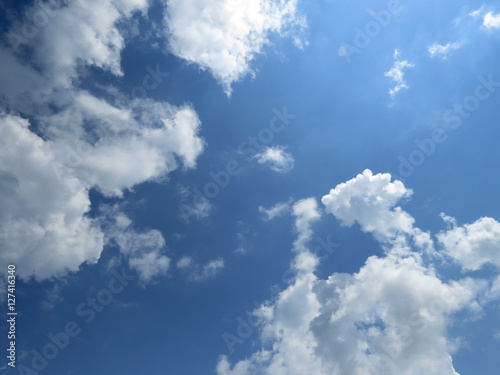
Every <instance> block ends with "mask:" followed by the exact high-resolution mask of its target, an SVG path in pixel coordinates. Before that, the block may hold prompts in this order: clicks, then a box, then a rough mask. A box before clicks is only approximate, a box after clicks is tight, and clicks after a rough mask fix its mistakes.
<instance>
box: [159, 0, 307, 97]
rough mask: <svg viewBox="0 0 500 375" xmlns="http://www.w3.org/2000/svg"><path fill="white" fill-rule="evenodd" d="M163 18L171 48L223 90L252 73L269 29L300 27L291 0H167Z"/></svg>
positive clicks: (228, 90) (279, 32) (302, 23)
mask: <svg viewBox="0 0 500 375" xmlns="http://www.w3.org/2000/svg"><path fill="white" fill-rule="evenodd" d="M165 23H166V27H167V30H168V35H169V41H170V43H169V44H170V50H171V51H172V53H174V54H175V55H177V56H179V57H181V58H183V59H185V60H187V61H188V62H192V63H196V64H198V65H199V66H200V67H201V68H202V69H209V70H210V71H211V73H212V74H213V75H214V76H215V78H216V79H217V80H218V81H219V82H220V83H221V84H222V86H223V88H224V90H225V92H226V93H227V94H228V95H230V94H231V84H232V83H233V82H237V81H239V80H241V79H242V78H243V77H245V76H246V75H247V74H249V73H252V69H251V66H250V65H251V61H252V60H253V58H254V57H255V55H256V54H258V53H261V52H262V48H263V46H264V45H266V44H268V43H269V35H270V34H272V33H275V34H277V35H280V36H283V35H285V34H286V33H287V32H288V31H289V30H291V29H293V28H299V29H303V28H304V27H305V19H304V18H303V17H300V16H299V15H298V14H297V1H296V0H280V1H275V0H258V1H245V0H215V1H209V0H172V1H169V2H168V3H167V15H166V17H165ZM299 37H300V36H296V37H295V40H296V43H298V44H300V39H299Z"/></svg>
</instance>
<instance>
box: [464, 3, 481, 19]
mask: <svg viewBox="0 0 500 375" xmlns="http://www.w3.org/2000/svg"><path fill="white" fill-rule="evenodd" d="M483 10H484V6H481V7H480V8H479V9H476V10H473V11H472V12H469V13H468V14H467V15H468V16H469V17H472V18H477V17H478V16H479V15H480V14H481V13H482V12H483Z"/></svg>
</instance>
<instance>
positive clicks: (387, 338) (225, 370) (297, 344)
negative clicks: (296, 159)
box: [216, 170, 500, 375]
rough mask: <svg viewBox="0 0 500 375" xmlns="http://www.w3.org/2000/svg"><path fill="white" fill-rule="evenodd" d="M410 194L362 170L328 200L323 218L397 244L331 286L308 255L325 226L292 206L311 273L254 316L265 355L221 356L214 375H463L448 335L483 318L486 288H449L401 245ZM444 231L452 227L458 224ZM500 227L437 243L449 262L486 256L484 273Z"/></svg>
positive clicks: (459, 284)
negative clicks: (463, 253) (475, 316)
mask: <svg viewBox="0 0 500 375" xmlns="http://www.w3.org/2000/svg"><path fill="white" fill-rule="evenodd" d="M410 194H411V190H409V189H407V188H406V187H405V186H404V185H403V184H402V183H401V182H399V181H395V182H391V177H390V175H387V174H378V175H373V174H372V173H371V172H370V171H368V170H366V171H365V172H364V173H363V174H360V175H358V176H357V177H356V178H355V179H353V180H351V181H348V182H346V183H342V184H339V185H337V187H336V188H334V189H332V190H331V191H330V194H328V195H326V196H325V197H323V200H322V202H323V204H324V205H325V208H326V210H327V211H328V212H330V213H332V214H333V215H334V216H336V217H337V218H338V219H339V220H341V221H342V222H343V223H344V224H346V225H352V224H354V223H355V222H358V223H359V224H360V226H361V229H363V230H365V231H368V232H371V233H373V234H374V235H375V236H376V238H378V239H379V240H381V241H383V244H386V245H387V239H388V238H392V241H391V243H390V246H386V253H385V255H384V256H371V257H369V258H368V259H367V260H366V263H365V264H364V265H363V266H362V267H361V268H360V269H359V271H358V272H355V273H353V274H347V273H333V274H332V275H330V276H329V277H327V278H325V279H320V278H318V277H317V276H316V274H315V272H316V269H317V264H318V259H315V257H314V255H313V254H311V252H310V251H309V250H308V247H307V245H308V241H309V239H310V238H311V235H312V230H311V224H312V222H314V221H315V220H317V218H318V217H319V212H318V210H317V207H316V206H315V200H314V199H311V198H310V199H307V200H303V201H300V202H298V203H296V204H295V205H294V206H293V209H292V213H293V215H294V216H295V229H296V231H297V233H298V236H297V240H296V242H295V246H294V247H293V249H294V250H295V260H294V262H292V268H296V265H297V263H298V262H299V259H303V258H305V257H306V256H307V257H309V259H310V262H309V267H303V268H301V272H296V273H295V275H296V276H295V278H294V279H293V280H292V282H291V283H290V285H289V286H288V287H286V288H285V289H284V290H283V291H282V292H281V293H280V294H279V295H278V296H277V298H276V299H275V300H273V301H268V302H266V303H264V304H263V305H262V306H261V307H260V308H258V309H257V310H256V311H254V314H255V315H256V317H258V318H259V319H260V321H261V322H262V323H261V325H260V340H261V342H262V347H261V349H259V350H257V351H256V352H254V353H253V354H252V355H250V356H249V357H248V358H246V359H243V360H241V361H239V362H236V363H235V364H231V363H230V361H229V360H228V358H227V357H226V356H221V357H220V358H219V362H218V365H217V368H216V371H217V374H218V375H235V374H237V375H250V374H268V375H285V374H286V375H295V374H297V375H299V374H318V375H323V374H324V375H332V374H333V375H343V374H354V375H365V374H373V375H375V374H382V373H383V374H388V375H392V374H405V375H418V374H422V373H426V374H435V375H443V374H445V375H458V374H457V372H456V371H455V369H454V367H453V362H452V356H451V355H452V352H453V350H456V348H457V347H456V345H455V344H456V342H458V341H459V340H458V341H457V340H456V339H454V338H453V337H450V335H449V333H448V328H449V326H450V325H451V324H452V322H453V317H454V314H455V313H456V312H458V311H470V312H472V313H477V311H478V310H480V309H481V307H480V306H478V300H479V296H480V295H481V294H482V293H484V292H485V290H486V289H485V285H487V284H488V283H487V282H485V281H484V280H477V279H471V278H464V279H459V280H443V279H442V278H441V277H440V275H439V273H438V272H436V271H435V268H434V265H433V264H432V263H429V262H428V261H425V260H424V259H425V258H426V257H425V256H424V253H423V250H420V249H419V248H418V247H417V248H411V247H410V245H409V242H404V241H403V242H401V241H398V240H397V238H395V236H394V234H396V233H398V232H400V233H405V234H411V232H412V230H413V229H412V228H413V222H414V220H413V218H411V216H409V214H407V213H405V212H403V211H401V210H400V209H396V208H395V205H396V204H397V202H398V201H399V200H401V199H404V198H407V197H409V196H410ZM447 222H448V224H449V225H454V220H453V219H452V218H449V217H448V221H447ZM384 223H385V225H384ZM497 225H498V223H497V222H496V221H494V220H492V219H485V218H483V219H480V220H478V222H476V223H474V224H471V226H472V227H471V226H469V227H467V228H465V229H464V228H457V227H453V228H449V230H448V231H447V232H445V233H442V234H440V236H439V238H440V241H441V242H442V243H443V244H444V245H445V246H446V248H448V251H450V252H451V253H453V252H455V251H460V250H457V249H456V247H457V246H458V247H462V248H467V249H469V250H473V251H476V253H478V254H479V256H483V257H484V258H483V260H480V261H477V262H476V264H477V265H478V266H479V264H483V263H484V259H485V258H486V257H488V256H491V254H490V250H491V249H492V248H493V247H495V246H496V248H498V244H497V243H496V242H495V241H498V240H497V239H496V234H490V235H489V237H488V236H486V233H487V232H489V233H491V232H493V233H496V231H497V230H498V229H496V228H497ZM384 227H386V228H384ZM297 242H299V243H300V246H297V245H296V244H297ZM486 245H488V246H490V247H488V246H486ZM401 247H405V248H406V251H401ZM483 247H484V248H483ZM480 248H483V250H479V249H480ZM481 251H484V253H483V254H481ZM311 260H312V261H311ZM314 260H315V262H314ZM497 284H498V285H500V283H497ZM495 285H496V284H495ZM496 287H497V289H499V290H500V288H498V286H496ZM495 293H496V294H495ZM495 295H496V296H497V297H498V295H500V294H499V293H498V291H497V290H496V289H495V286H493V287H492V290H491V291H490V292H489V294H488V296H489V297H490V298H493V296H495ZM483 296H484V295H483Z"/></svg>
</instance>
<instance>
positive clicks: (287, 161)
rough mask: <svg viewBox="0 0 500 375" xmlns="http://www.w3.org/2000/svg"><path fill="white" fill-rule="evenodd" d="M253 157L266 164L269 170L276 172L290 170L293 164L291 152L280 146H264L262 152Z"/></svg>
mask: <svg viewBox="0 0 500 375" xmlns="http://www.w3.org/2000/svg"><path fill="white" fill-rule="evenodd" d="M254 158H255V159H256V160H257V163H259V164H264V165H268V166H269V168H271V170H273V171H275V172H278V173H286V172H290V171H291V170H292V169H293V167H294V164H295V159H294V158H293V156H292V154H290V153H289V152H287V151H286V150H285V148H284V147H281V146H274V147H266V148H265V149H264V150H262V152H259V153H258V154H256V155H255V156H254Z"/></svg>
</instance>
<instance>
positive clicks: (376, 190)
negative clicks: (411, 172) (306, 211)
mask: <svg viewBox="0 0 500 375" xmlns="http://www.w3.org/2000/svg"><path fill="white" fill-rule="evenodd" d="M411 194H413V192H412V190H411V189H407V188H406V187H405V186H404V185H403V183H402V182H401V181H394V182H391V175H390V174H388V173H385V174H377V175H373V173H372V172H371V171H370V170H369V169H367V170H365V171H364V172H363V173H362V174H359V175H357V176H356V178H353V179H352V180H350V181H347V182H345V183H341V184H339V185H337V186H336V187H335V188H334V189H332V190H331V191H330V193H329V194H328V195H325V196H324V197H323V198H322V199H321V202H322V203H323V204H324V205H325V208H326V210H327V212H329V213H331V214H333V215H334V216H335V217H337V218H338V219H339V220H340V221H341V222H342V224H343V225H346V226H351V225H353V224H354V223H355V222H357V223H359V225H360V226H361V228H362V230H363V231H366V232H372V233H374V234H375V235H376V236H379V237H380V238H394V237H395V236H396V235H397V234H398V233H410V232H411V231H412V229H413V222H414V220H413V218H412V217H411V216H410V215H409V214H408V213H406V212H404V211H403V210H402V209H401V207H399V206H396V203H397V202H398V201H400V200H401V199H406V198H409V197H410V196H411Z"/></svg>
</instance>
